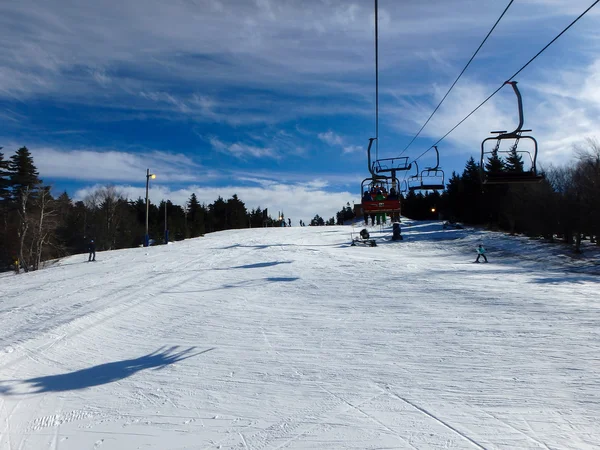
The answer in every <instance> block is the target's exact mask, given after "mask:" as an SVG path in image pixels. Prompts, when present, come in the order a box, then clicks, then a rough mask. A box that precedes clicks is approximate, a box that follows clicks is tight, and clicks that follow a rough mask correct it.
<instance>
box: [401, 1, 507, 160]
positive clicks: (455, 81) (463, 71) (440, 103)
mask: <svg viewBox="0 0 600 450" xmlns="http://www.w3.org/2000/svg"><path fill="white" fill-rule="evenodd" d="M513 2H514V0H510V2H509V3H508V5H507V6H506V8H504V11H503V12H502V14H500V17H498V20H496V23H495V24H494V26H493V27H492V28H491V30H490V31H489V32H488V34H487V36H486V37H485V39H484V40H483V41H482V42H481V44H479V47H477V50H475V53H473V56H471V59H469V62H468V63H467V65H466V66H465V67H464V68H463V70H462V71H461V72H460V74H459V75H458V77H456V80H454V83H452V86H450V89H448V92H446V94H445V95H444V97H443V98H442V99H441V100H440V102H439V103H438V105H437V106H436V107H435V109H434V110H433V112H432V113H431V115H430V116H429V117H428V119H427V120H426V121H425V123H424V124H423V126H422V127H421V128H420V129H419V131H417V134H415V135H414V137H413V138H412V139H411V141H410V142H409V143H408V145H407V146H406V147H404V150H402V153H404V152H405V151H406V150H408V148H409V147H410V146H411V145H412V143H413V142H415V139H417V138H418V137H419V135H420V134H421V132H422V131H423V129H424V128H425V127H426V126H427V124H428V123H429V121H430V120H431V119H432V118H433V116H434V115H435V113H436V112H437V110H438V109H439V108H440V106H442V103H444V100H446V97H448V95H449V94H450V91H452V89H453V88H454V86H455V85H456V83H458V80H460V77H462V76H463V74H464V73H465V71H466V70H467V68H468V67H469V65H471V62H473V60H474V59H475V56H477V53H479V50H481V47H483V44H485V42H486V41H487V40H488V38H489V37H490V35H491V34H492V33H493V31H494V30H495V29H496V26H497V25H498V23H500V21H501V20H502V18H503V17H504V15H505V14H506V12H507V11H508V8H510V5H512V4H513ZM402 153H400V154H402Z"/></svg>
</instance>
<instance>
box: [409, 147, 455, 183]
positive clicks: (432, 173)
mask: <svg viewBox="0 0 600 450" xmlns="http://www.w3.org/2000/svg"><path fill="white" fill-rule="evenodd" d="M433 149H435V154H436V163H435V166H433V167H426V168H425V169H423V170H422V171H421V172H419V166H418V164H417V161H413V162H412V163H411V164H415V166H416V167H417V172H416V173H415V175H413V176H412V177H409V178H408V189H409V190H410V191H441V190H444V189H445V188H446V185H445V184H444V171H443V170H442V169H441V168H440V154H439V151H438V148H437V145H434V146H433Z"/></svg>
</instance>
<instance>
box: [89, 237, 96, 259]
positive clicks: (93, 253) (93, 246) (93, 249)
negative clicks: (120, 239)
mask: <svg viewBox="0 0 600 450" xmlns="http://www.w3.org/2000/svg"><path fill="white" fill-rule="evenodd" d="M88 251H89V252H90V256H89V258H88V262H90V261H96V243H95V242H94V240H93V239H92V240H91V241H90V244H89V245H88Z"/></svg>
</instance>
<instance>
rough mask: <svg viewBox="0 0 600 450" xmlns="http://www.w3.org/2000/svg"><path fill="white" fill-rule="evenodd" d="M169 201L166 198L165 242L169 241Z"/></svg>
mask: <svg viewBox="0 0 600 450" xmlns="http://www.w3.org/2000/svg"><path fill="white" fill-rule="evenodd" d="M167 201H168V200H165V244H168V243H169V228H168V227H167Z"/></svg>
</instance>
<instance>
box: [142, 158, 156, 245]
mask: <svg viewBox="0 0 600 450" xmlns="http://www.w3.org/2000/svg"><path fill="white" fill-rule="evenodd" d="M150 178H152V179H153V180H154V179H155V178H156V175H155V174H153V173H150V169H146V236H144V247H148V245H150V235H149V234H148V207H149V203H148V186H149V185H150Z"/></svg>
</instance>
